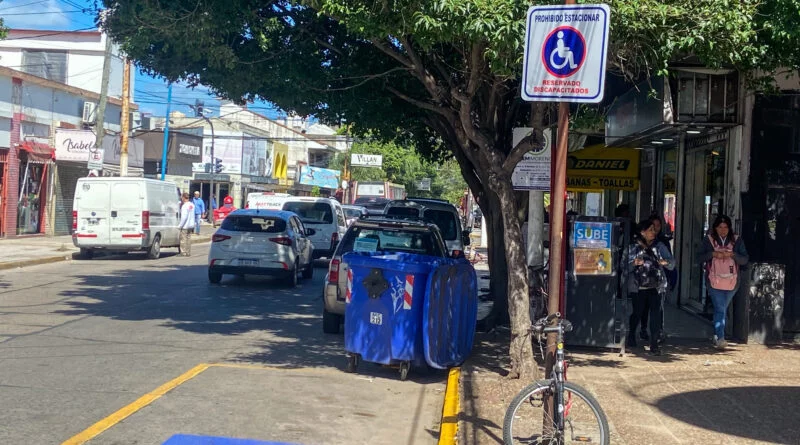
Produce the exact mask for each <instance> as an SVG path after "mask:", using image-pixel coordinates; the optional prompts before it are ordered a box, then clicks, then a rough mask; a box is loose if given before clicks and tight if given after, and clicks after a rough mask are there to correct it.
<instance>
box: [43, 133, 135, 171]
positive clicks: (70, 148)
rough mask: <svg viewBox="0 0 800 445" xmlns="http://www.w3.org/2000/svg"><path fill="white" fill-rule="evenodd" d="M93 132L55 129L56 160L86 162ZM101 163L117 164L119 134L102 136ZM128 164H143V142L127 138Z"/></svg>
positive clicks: (92, 142)
mask: <svg viewBox="0 0 800 445" xmlns="http://www.w3.org/2000/svg"><path fill="white" fill-rule="evenodd" d="M94 142H95V134H94V133H93V132H91V131H89V130H61V129H58V130H56V161H57V162H58V161H66V162H78V163H82V164H84V163H86V162H88V161H89V153H90V152H91V151H92V150H93V149H94ZM103 149H104V151H105V153H104V155H103V163H105V164H111V165H119V158H120V153H121V149H120V141H119V136H118V135H117V136H112V135H108V134H107V135H106V136H105V137H104V138H103ZM128 165H130V166H131V167H140V168H141V167H142V166H144V142H143V141H141V140H138V139H133V138H132V139H129V140H128Z"/></svg>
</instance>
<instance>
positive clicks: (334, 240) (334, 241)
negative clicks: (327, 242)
mask: <svg viewBox="0 0 800 445" xmlns="http://www.w3.org/2000/svg"><path fill="white" fill-rule="evenodd" d="M337 244H339V232H333V235H331V250H335V249H336V245H337Z"/></svg>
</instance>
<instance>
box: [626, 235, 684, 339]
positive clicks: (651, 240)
mask: <svg viewBox="0 0 800 445" xmlns="http://www.w3.org/2000/svg"><path fill="white" fill-rule="evenodd" d="M655 239H656V231H655V227H654V226H653V220H652V219H646V220H644V221H642V222H640V223H639V224H638V225H637V227H636V233H635V237H634V240H633V242H632V243H631V245H630V246H628V251H627V261H626V268H625V271H626V275H627V285H628V294H629V297H630V298H631V300H632V302H633V311H632V313H631V316H630V319H629V324H628V337H627V341H626V345H627V346H628V347H631V348H633V347H636V332H637V330H638V327H639V323H640V322H641V320H642V317H643V316H644V314H645V312H648V315H649V321H650V335H649V340H650V354H652V355H661V348H660V347H659V345H658V340H659V339H660V337H661V329H662V328H663V326H662V324H663V323H662V322H663V318H662V304H661V300H662V299H663V298H664V296H665V295H666V293H667V288H668V286H669V284H668V283H667V275H666V273H665V270H672V269H674V268H675V259H674V258H673V257H672V255H671V254H669V252H668V251H667V250H666V247H665V246H663V245H662V244H661V243H656V242H655Z"/></svg>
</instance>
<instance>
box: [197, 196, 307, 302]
mask: <svg viewBox="0 0 800 445" xmlns="http://www.w3.org/2000/svg"><path fill="white" fill-rule="evenodd" d="M313 234H314V229H306V227H305V226H304V225H303V222H302V221H301V220H300V218H299V217H298V216H297V215H296V214H294V213H292V212H284V211H281V210H259V209H240V210H235V211H233V212H231V213H230V214H229V215H228V216H227V217H226V218H225V219H224V220H223V221H222V225H221V226H220V228H219V230H217V232H216V233H214V236H212V237H211V250H209V252H208V281H210V282H211V283H214V284H217V283H219V282H220V281H222V275H223V274H233V275H275V276H280V277H282V278H284V279H285V280H286V284H288V285H289V286H292V287H294V286H296V285H297V283H298V281H299V277H298V276H299V275H300V274H302V277H303V278H306V279H310V278H311V277H312V276H313V274H314V264H313V255H314V245H313V244H312V243H311V239H310V238H309V237H310V236H312V235H313Z"/></svg>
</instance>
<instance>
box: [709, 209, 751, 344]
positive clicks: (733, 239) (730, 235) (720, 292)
mask: <svg viewBox="0 0 800 445" xmlns="http://www.w3.org/2000/svg"><path fill="white" fill-rule="evenodd" d="M698 260H699V261H700V263H701V264H704V265H705V270H706V286H707V288H708V295H709V297H711V303H712V304H713V305H714V340H713V341H714V346H715V347H716V348H718V349H724V348H725V347H726V346H727V345H728V342H726V341H725V321H726V314H727V312H728V305H729V304H731V300H732V299H733V296H734V295H736V291H737V290H739V285H740V284H741V277H740V276H741V274H740V270H741V267H742V266H745V265H747V262H748V261H749V260H750V257H749V256H748V255H747V249H746V248H745V246H744V241H742V239H741V238H739V237H738V236H736V233H735V232H734V231H733V225H732V224H731V219H730V218H729V217H727V216H725V215H719V216H717V218H716V219H714V223H713V224H711V230H710V231H709V233H708V235H707V236H706V237H704V238H703V247H702V249H701V251H700V254H699V258H698Z"/></svg>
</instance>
